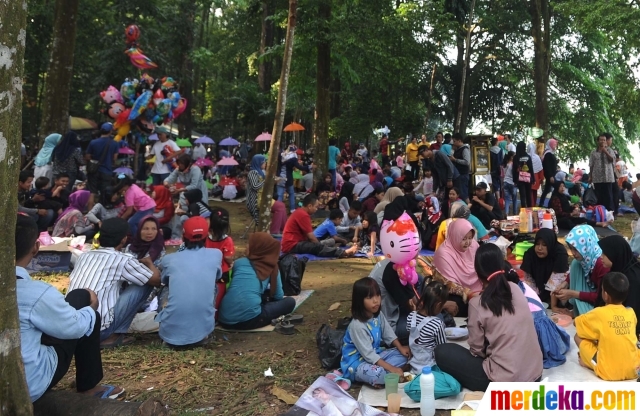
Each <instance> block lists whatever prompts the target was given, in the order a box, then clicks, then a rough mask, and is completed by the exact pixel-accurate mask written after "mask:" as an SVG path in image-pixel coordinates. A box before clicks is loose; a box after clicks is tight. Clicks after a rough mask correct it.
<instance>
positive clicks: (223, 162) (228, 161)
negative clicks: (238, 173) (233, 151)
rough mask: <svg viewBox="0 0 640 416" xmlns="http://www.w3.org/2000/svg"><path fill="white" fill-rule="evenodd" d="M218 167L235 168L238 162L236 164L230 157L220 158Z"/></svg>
mask: <svg viewBox="0 0 640 416" xmlns="http://www.w3.org/2000/svg"><path fill="white" fill-rule="evenodd" d="M217 165H218V166H236V165H238V162H236V160H235V159H234V158H232V157H224V156H223V157H222V158H221V159H220V160H219V161H218V164H217Z"/></svg>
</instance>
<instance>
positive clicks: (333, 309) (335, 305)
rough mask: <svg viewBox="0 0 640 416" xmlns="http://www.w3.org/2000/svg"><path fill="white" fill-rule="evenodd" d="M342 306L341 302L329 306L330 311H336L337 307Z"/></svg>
mask: <svg viewBox="0 0 640 416" xmlns="http://www.w3.org/2000/svg"><path fill="white" fill-rule="evenodd" d="M339 307H340V302H336V303H334V304H333V305H331V306H329V310H330V311H335V310H336V309H338V308H339Z"/></svg>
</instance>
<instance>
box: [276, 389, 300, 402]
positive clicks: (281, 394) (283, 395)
mask: <svg viewBox="0 0 640 416" xmlns="http://www.w3.org/2000/svg"><path fill="white" fill-rule="evenodd" d="M271 394H273V395H274V396H276V397H277V398H278V399H280V400H282V401H283V402H285V403H286V404H288V405H292V404H296V402H297V401H298V397H296V396H294V395H293V394H291V393H289V392H288V391H286V390H283V389H281V388H280V387H277V386H273V388H272V389H271Z"/></svg>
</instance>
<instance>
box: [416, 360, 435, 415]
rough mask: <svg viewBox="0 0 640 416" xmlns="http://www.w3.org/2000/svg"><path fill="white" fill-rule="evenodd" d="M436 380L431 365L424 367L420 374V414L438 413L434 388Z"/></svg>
mask: <svg viewBox="0 0 640 416" xmlns="http://www.w3.org/2000/svg"><path fill="white" fill-rule="evenodd" d="M435 386H436V381H435V379H434V378H433V373H432V372H431V367H423V368H422V374H421V375H420V415H421V416H434V415H435V414H436V398H435V396H434V393H433V392H434V389H435Z"/></svg>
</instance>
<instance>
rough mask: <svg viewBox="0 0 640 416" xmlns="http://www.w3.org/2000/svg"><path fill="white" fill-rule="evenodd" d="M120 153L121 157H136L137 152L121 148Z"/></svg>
mask: <svg viewBox="0 0 640 416" xmlns="http://www.w3.org/2000/svg"><path fill="white" fill-rule="evenodd" d="M118 153H120V154H121V155H135V154H136V151H135V150H133V149H129V148H128V147H121V148H120V149H118Z"/></svg>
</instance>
